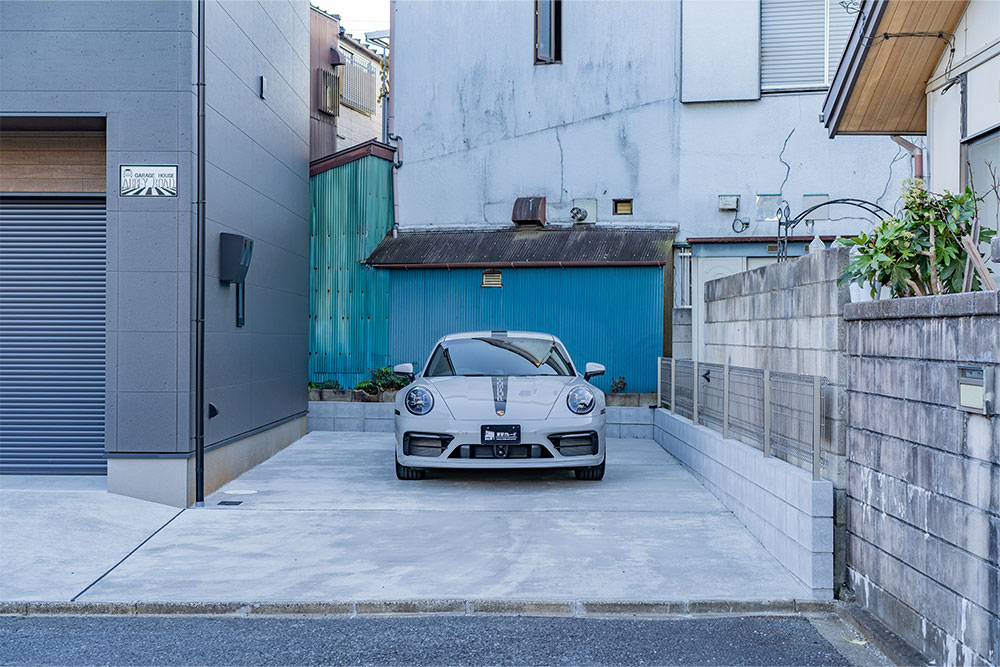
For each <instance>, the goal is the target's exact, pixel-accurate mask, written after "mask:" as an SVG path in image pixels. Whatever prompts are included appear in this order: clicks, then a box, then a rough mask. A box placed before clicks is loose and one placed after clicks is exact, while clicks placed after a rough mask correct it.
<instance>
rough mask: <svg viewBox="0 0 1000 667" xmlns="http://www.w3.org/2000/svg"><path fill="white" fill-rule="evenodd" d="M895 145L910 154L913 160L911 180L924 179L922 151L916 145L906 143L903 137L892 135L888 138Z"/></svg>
mask: <svg viewBox="0 0 1000 667" xmlns="http://www.w3.org/2000/svg"><path fill="white" fill-rule="evenodd" d="M890 138H891V139H892V140H893V141H895V142H896V143H897V144H899V145H900V146H902V147H903V148H905V149H906V150H907V151H909V153H910V157H912V158H913V178H919V179H921V180H923V178H924V149H923V148H921V147H920V146H917V145H916V144H914V143H912V142H910V141H907V140H906V139H904V138H903V137H901V136H899V135H898V134H897V135H893V136H892V137H890Z"/></svg>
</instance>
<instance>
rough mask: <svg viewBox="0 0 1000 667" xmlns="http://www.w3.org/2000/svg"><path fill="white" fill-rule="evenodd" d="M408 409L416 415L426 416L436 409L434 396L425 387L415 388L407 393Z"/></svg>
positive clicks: (405, 401)
mask: <svg viewBox="0 0 1000 667" xmlns="http://www.w3.org/2000/svg"><path fill="white" fill-rule="evenodd" d="M403 402H404V403H406V409H407V410H409V411H410V412H412V413H413V414H415V415H426V414H427V413H428V412H430V411H431V408H433V407H434V396H432V395H431V392H429V391H427V390H426V389H424V388H423V387H414V388H413V389H411V390H410V391H408V392H406V398H405V399H404V400H403Z"/></svg>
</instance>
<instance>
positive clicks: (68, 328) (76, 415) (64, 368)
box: [0, 196, 107, 475]
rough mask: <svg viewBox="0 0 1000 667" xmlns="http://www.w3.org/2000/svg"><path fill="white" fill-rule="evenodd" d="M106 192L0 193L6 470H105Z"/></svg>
mask: <svg viewBox="0 0 1000 667" xmlns="http://www.w3.org/2000/svg"><path fill="white" fill-rule="evenodd" d="M106 228H107V221H106V213H105V200H104V197H18V196H5V197H2V198H0V473H4V474H47V475H81V474H93V475H103V474H105V472H106V461H105V458H104V403H105V328H106V325H105V310H106V271H107V259H106Z"/></svg>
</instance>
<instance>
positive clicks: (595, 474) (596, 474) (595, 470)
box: [573, 461, 604, 482]
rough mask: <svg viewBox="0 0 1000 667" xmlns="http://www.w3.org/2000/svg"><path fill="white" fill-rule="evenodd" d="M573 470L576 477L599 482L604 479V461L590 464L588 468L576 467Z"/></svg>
mask: <svg viewBox="0 0 1000 667" xmlns="http://www.w3.org/2000/svg"><path fill="white" fill-rule="evenodd" d="M573 472H575V473H576V478H577V479H586V480H590V481H593V482H599V481H601V480H602V479H604V461H601V464H600V465H596V466H591V467H589V468H577V469H576V470H574V471H573Z"/></svg>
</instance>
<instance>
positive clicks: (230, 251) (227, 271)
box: [219, 232, 253, 283]
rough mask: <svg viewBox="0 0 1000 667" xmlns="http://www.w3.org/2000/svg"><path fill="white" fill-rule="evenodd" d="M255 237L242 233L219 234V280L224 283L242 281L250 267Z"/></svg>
mask: <svg viewBox="0 0 1000 667" xmlns="http://www.w3.org/2000/svg"><path fill="white" fill-rule="evenodd" d="M252 255H253V239H249V238H247V237H246V236H243V235H242V234H227V233H226V232H222V233H221V234H220V235H219V280H221V281H222V282H224V283H242V282H243V281H244V280H245V279H246V277H247V269H249V268H250V257H251V256H252Z"/></svg>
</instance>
